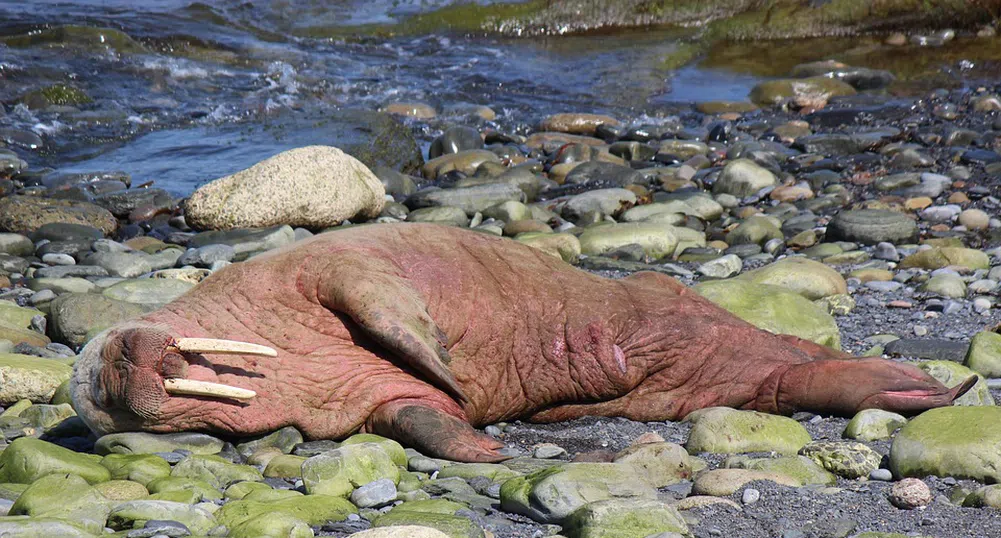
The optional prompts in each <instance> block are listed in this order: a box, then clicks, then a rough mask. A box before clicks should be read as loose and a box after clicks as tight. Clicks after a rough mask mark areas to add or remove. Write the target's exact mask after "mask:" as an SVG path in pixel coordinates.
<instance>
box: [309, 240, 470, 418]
mask: <svg viewBox="0 0 1001 538" xmlns="http://www.w3.org/2000/svg"><path fill="white" fill-rule="evenodd" d="M318 297H319V300H320V303H321V304H323V306H325V307H327V308H329V309H331V310H335V311H337V312H341V313H344V314H346V315H348V316H350V317H351V319H352V320H354V322H355V323H357V324H358V326H359V327H360V328H361V329H362V330H363V331H365V333H366V334H368V336H369V337H371V338H372V339H373V340H375V342H376V343H378V344H379V345H381V346H382V347H384V348H386V349H387V350H388V351H389V352H391V353H392V354H393V355H395V356H396V357H398V358H399V359H400V360H402V361H404V362H405V363H406V364H407V365H408V366H410V367H411V368H413V369H415V370H417V371H418V372H420V373H422V374H424V375H425V376H427V378H428V381H430V382H431V383H432V384H433V385H435V386H437V387H438V388H440V389H442V390H444V391H445V392H446V393H448V394H449V395H450V396H453V397H455V398H457V399H458V400H459V401H460V402H464V401H467V400H468V398H467V397H466V395H465V394H464V393H463V392H462V388H461V387H459V383H458V381H456V380H455V376H453V375H452V372H451V371H450V370H449V369H448V363H449V362H451V357H449V354H448V350H446V349H445V343H446V342H447V338H446V336H445V334H444V333H443V332H442V331H441V329H440V328H438V325H437V324H436V323H435V321H434V320H433V319H431V316H430V315H429V314H428V311H427V305H426V304H425V302H424V298H423V297H421V295H420V294H419V293H418V292H417V290H415V289H414V288H413V287H412V286H411V285H410V284H409V283H408V282H407V280H406V279H404V278H402V277H401V276H399V275H397V274H396V271H395V268H393V267H392V266H390V265H389V264H387V263H386V262H384V261H382V260H379V259H377V258H373V257H364V256H362V255H361V254H359V253H354V252H349V253H344V254H342V255H341V256H340V257H339V258H338V261H337V263H336V268H335V269H334V274H330V275H325V278H324V279H323V280H322V281H321V282H320V289H319V290H318Z"/></svg>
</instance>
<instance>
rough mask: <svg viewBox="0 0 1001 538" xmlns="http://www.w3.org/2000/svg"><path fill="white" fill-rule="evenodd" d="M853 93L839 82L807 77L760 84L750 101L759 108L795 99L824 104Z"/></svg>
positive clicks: (825, 78)
mask: <svg viewBox="0 0 1001 538" xmlns="http://www.w3.org/2000/svg"><path fill="white" fill-rule="evenodd" d="M855 93H856V92H855V88H852V87H851V86H850V85H849V84H847V83H845V82H842V81H840V80H836V79H833V78H828V77H808V78H801V79H778V80H769V81H766V82H761V83H759V84H758V85H757V86H755V87H754V88H752V89H751V94H750V99H751V101H752V102H753V103H754V104H756V105H759V106H774V105H778V104H781V103H782V102H784V101H786V100H789V99H796V98H813V99H820V100H822V101H823V102H825V103H826V102H827V100H828V99H830V98H831V97H840V96H845V95H855ZM818 108H820V107H818Z"/></svg>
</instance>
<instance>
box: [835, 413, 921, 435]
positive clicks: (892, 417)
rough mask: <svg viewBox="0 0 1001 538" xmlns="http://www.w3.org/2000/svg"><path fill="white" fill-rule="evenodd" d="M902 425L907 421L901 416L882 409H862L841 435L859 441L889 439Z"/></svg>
mask: <svg viewBox="0 0 1001 538" xmlns="http://www.w3.org/2000/svg"><path fill="white" fill-rule="evenodd" d="M904 424H907V419H906V418H905V417H904V416H903V415H898V414H897V413H891V412H890V411H883V410H882V409H863V410H862V411H859V412H858V413H856V414H855V416H854V417H852V419H851V420H850V421H849V422H848V424H847V425H846V426H845V431H844V432H843V433H842V434H841V435H842V437H845V438H846V439H858V440H860V441H877V440H880V439H889V438H890V437H891V436H893V432H895V431H897V430H898V429H899V428H901V427H902V426H903V425H904Z"/></svg>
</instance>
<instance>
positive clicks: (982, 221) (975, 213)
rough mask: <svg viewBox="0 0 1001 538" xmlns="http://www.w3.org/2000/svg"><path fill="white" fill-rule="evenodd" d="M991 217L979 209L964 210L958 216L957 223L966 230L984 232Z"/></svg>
mask: <svg viewBox="0 0 1001 538" xmlns="http://www.w3.org/2000/svg"><path fill="white" fill-rule="evenodd" d="M990 221H991V216H990V215H988V214H987V212H985V211H983V210H980V209H966V210H964V211H963V212H962V213H960V214H959V223H960V224H962V225H963V226H966V229H967V230H986V229H987V225H988V224H990Z"/></svg>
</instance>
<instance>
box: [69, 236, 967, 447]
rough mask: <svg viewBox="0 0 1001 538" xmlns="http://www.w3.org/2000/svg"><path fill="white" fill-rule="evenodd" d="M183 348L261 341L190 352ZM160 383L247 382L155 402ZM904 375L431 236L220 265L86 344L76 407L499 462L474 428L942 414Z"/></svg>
mask: <svg viewBox="0 0 1001 538" xmlns="http://www.w3.org/2000/svg"><path fill="white" fill-rule="evenodd" d="M182 337H203V338H222V339H230V340H240V341H245V342H251V343H257V344H262V345H266V346H270V347H272V348H274V349H276V350H277V351H278V356H277V357H276V358H268V357H247V356H241V355H219V354H214V353H205V354H204V355H203V354H197V353H195V354H191V353H182V352H178V351H177V350H176V349H175V348H174V347H173V343H174V342H175V341H176V339H178V338H182ZM167 378H187V379H194V380H201V381H211V382H218V383H224V384H227V385H231V386H236V387H242V388H247V389H252V390H254V391H256V393H257V396H256V398H254V399H253V400H250V401H249V402H244V403H241V402H236V401H231V400H225V399H216V398H206V397H192V396H177V395H168V394H167V393H166V392H165V391H164V388H163V380H164V379H167ZM970 386H972V384H971V383H966V384H964V385H961V386H960V387H957V388H955V389H952V390H950V389H947V388H946V387H945V386H943V385H942V384H940V383H939V382H938V381H936V380H934V379H933V378H931V377H930V376H928V375H927V374H925V373H924V372H922V371H921V370H919V369H917V368H914V367H912V366H906V365H902V364H898V363H893V362H890V361H886V360H882V359H853V358H849V356H848V355H845V354H842V353H840V352H837V351H833V350H831V349H829V348H826V347H823V346H819V345H817V344H813V343H810V342H806V341H803V340H800V339H798V338H794V337H790V336H776V335H773V334H770V333H767V332H764V331H761V330H758V329H756V328H755V327H753V326H751V325H750V324H748V323H746V322H744V321H742V320H740V319H738V318H736V317H735V316H733V315H731V314H730V313H728V312H726V311H725V310H723V309H721V308H719V307H717V306H715V305H713V304H712V303H710V302H709V301H707V300H705V299H703V298H702V297H700V296H699V295H697V294H696V293H694V292H692V291H690V290H689V289H688V288H686V287H685V286H683V285H682V284H680V283H679V282H677V281H676V280H674V279H672V278H670V277H667V276H664V275H660V274H656V273H638V274H635V275H632V276H630V277H628V278H624V279H622V280H609V279H604V278H601V277H598V276H595V275H592V274H589V273H586V272H583V271H580V270H577V269H575V268H573V267H571V266H569V265H567V264H565V263H563V262H561V261H560V260H558V259H556V258H553V257H550V256H549V255H547V254H545V253H542V252H540V251H537V250H535V249H532V248H529V247H526V246H523V245H521V244H518V243H516V242H514V241H511V240H508V239H501V238H497V237H492V236H488V235H484V234H479V233H475V232H470V231H462V230H457V229H454V228H447V227H438V226H432V225H420V224H412V225H410V224H408V225H374V226H365V227H357V228H351V229H347V230H343V231H337V232H333V233H327V234H322V235H319V236H317V237H315V238H313V239H310V240H308V241H304V242H300V243H297V244H295V245H293V246H291V247H287V248H285V249H281V250H278V251H274V252H272V253H268V254H265V255H262V256H258V257H255V258H254V259H253V260H251V261H248V262H245V263H241V264H236V265H233V266H230V267H227V268H225V269H223V270H221V271H219V272H217V273H216V274H214V275H212V276H211V277H209V278H208V279H206V280H205V281H204V282H202V283H201V284H200V285H199V286H198V287H197V288H195V289H194V290H193V291H192V292H190V293H188V294H186V295H184V296H182V297H181V298H179V299H177V300H176V301H174V302H172V303H170V304H168V305H166V306H165V307H163V308H162V309H160V310H157V311H155V312H153V313H150V314H148V315H146V316H144V317H143V318H141V319H140V320H138V321H136V322H132V323H128V324H125V325H121V326H118V327H114V328H112V329H109V330H108V331H105V332H104V333H102V334H101V335H99V336H98V337H97V338H95V339H94V340H93V341H91V342H90V343H89V344H88V345H87V347H86V348H85V350H84V352H83V353H82V356H81V358H80V360H78V362H77V366H76V368H75V372H74V376H73V382H72V394H73V400H74V404H75V406H76V408H77V410H78V412H79V413H80V415H81V417H82V418H83V419H84V421H86V423H87V424H88V425H89V426H90V427H91V428H92V429H94V430H95V431H96V432H98V433H99V434H105V433H109V432H115V431H131V430H146V431H152V432H173V431H183V430H201V431H208V432H214V433H219V434H228V435H233V436H250V435H255V434H261V433H264V432H269V431H273V430H276V429H278V428H281V427H283V426H289V425H291V426H295V427H296V428H298V429H299V430H300V431H302V432H303V433H304V434H305V435H306V436H307V437H308V438H313V439H321V438H333V439H336V438H341V437H345V436H347V435H350V434H352V433H354V432H357V431H369V432H375V433H380V434H382V435H386V436H389V437H392V438H395V439H397V440H399V441H401V442H404V443H406V444H409V445H412V446H414V447H415V448H418V449H419V450H422V451H424V452H426V453H428V454H430V455H434V456H438V457H444V458H449V459H454V460H461V461H498V460H501V459H503V456H502V455H501V454H500V453H499V452H498V451H497V450H498V449H499V448H501V447H502V446H503V445H502V444H501V443H499V442H497V441H496V440H493V439H492V438H490V437H487V436H485V435H482V434H479V433H476V431H475V430H474V429H473V428H472V426H482V425H485V424H491V423H494V422H499V421H505V420H512V419H519V418H520V419H527V420H532V421H560V420H567V419H571V418H575V417H580V416H584V415H603V416H622V417H627V418H630V419H633V420H638V421H658V420H676V419H680V418H682V417H684V416H685V415H687V414H688V413H690V412H691V411H694V410H696V409H700V408H704V407H710V406H729V407H735V408H742V409H756V410H759V411H765V412H769V413H784V414H789V413H792V412H793V411H796V410H809V411H814V412H823V413H834V414H840V415H851V414H853V413H855V412H857V411H859V410H861V409H865V408H870V407H879V408H883V409H888V410H891V411H898V412H907V413H915V412H919V411H922V410H924V409H928V408H932V407H938V406H942V405H948V404H950V403H951V402H952V400H953V399H954V398H955V397H957V396H958V395H959V394H961V393H962V392H965V391H966V390H968V389H969V388H970Z"/></svg>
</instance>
